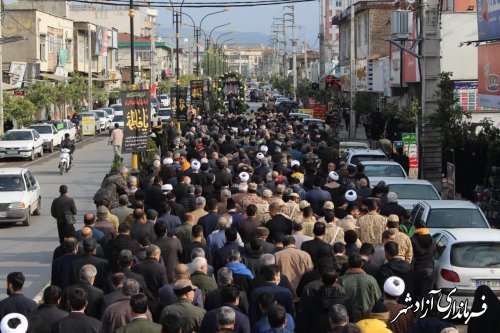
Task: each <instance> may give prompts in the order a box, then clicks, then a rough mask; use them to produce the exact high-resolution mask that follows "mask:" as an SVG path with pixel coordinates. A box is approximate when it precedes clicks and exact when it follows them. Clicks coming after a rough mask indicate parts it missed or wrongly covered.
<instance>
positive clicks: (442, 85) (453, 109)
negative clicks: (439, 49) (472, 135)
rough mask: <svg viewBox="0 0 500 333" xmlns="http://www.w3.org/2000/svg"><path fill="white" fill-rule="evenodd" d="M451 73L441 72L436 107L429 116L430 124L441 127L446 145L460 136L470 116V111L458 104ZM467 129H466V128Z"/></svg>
mask: <svg viewBox="0 0 500 333" xmlns="http://www.w3.org/2000/svg"><path fill="white" fill-rule="evenodd" d="M452 76H453V73H451V72H443V73H441V75H440V77H441V81H440V82H439V84H438V90H437V91H436V97H437V104H438V108H437V110H436V112H435V113H433V114H432V115H430V116H429V121H430V122H431V124H432V125H433V126H435V127H437V128H441V133H442V142H443V144H444V145H448V144H449V143H452V142H454V141H455V138H457V137H460V135H461V134H462V133H463V132H464V129H465V127H467V120H468V119H470V118H471V115H470V112H468V111H464V110H463V109H462V108H461V107H460V105H459V104H458V97H457V96H456V95H455V91H454V85H453V81H452V80H451V77H452ZM466 131H467V130H466Z"/></svg>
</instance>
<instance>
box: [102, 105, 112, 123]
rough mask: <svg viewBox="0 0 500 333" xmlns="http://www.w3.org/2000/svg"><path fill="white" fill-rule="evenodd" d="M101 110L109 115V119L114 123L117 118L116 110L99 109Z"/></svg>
mask: <svg viewBox="0 0 500 333" xmlns="http://www.w3.org/2000/svg"><path fill="white" fill-rule="evenodd" d="M99 110H104V111H106V113H107V114H108V118H109V120H110V122H111V121H113V117H114V116H115V109H113V108H111V107H109V108H99Z"/></svg>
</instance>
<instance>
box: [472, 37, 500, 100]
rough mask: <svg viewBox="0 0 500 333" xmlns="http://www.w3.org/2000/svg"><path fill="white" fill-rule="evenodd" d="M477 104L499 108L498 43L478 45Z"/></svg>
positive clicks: (499, 47) (499, 49) (499, 69)
mask: <svg viewBox="0 0 500 333" xmlns="http://www.w3.org/2000/svg"><path fill="white" fill-rule="evenodd" d="M478 52H479V62H478V64H479V66H478V71H477V72H478V73H477V75H478V93H479V105H480V106H482V107H489V108H495V109H500V60H499V59H500V43H495V44H485V45H479V47H478Z"/></svg>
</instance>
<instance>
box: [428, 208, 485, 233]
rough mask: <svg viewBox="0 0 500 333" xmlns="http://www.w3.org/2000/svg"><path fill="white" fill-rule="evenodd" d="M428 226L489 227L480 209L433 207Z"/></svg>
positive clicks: (446, 227) (443, 227)
mask: <svg viewBox="0 0 500 333" xmlns="http://www.w3.org/2000/svg"><path fill="white" fill-rule="evenodd" d="M427 228H440V229H450V228H489V227H488V223H487V222H486V221H485V219H484V218H483V215H481V213H480V212H479V210H478V209H460V208H447V209H431V211H430V213H429V216H428V217H427Z"/></svg>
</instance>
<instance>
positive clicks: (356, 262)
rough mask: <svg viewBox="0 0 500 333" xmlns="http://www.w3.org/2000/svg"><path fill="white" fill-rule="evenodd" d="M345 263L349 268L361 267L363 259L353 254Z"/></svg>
mask: <svg viewBox="0 0 500 333" xmlns="http://www.w3.org/2000/svg"><path fill="white" fill-rule="evenodd" d="M347 264H348V265H349V268H361V266H362V264H363V261H362V258H361V256H360V255H359V254H353V255H351V256H350V257H349V259H348V261H347Z"/></svg>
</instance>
